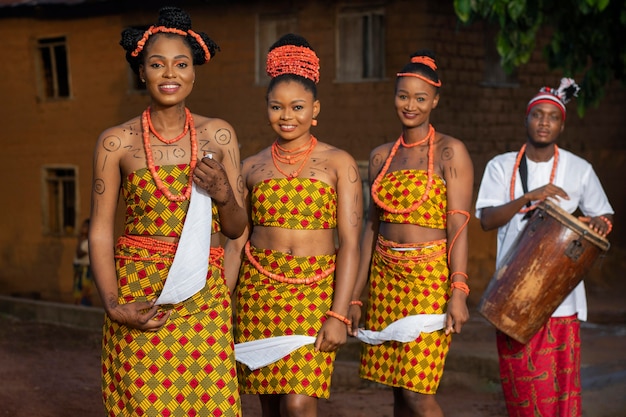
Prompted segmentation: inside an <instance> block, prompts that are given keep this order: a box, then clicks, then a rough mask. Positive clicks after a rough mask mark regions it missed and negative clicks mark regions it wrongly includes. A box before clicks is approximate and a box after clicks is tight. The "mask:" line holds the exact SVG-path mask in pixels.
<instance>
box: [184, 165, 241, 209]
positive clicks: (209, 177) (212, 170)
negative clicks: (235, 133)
mask: <svg viewBox="0 0 626 417" xmlns="http://www.w3.org/2000/svg"><path fill="white" fill-rule="evenodd" d="M193 181H194V182H195V183H196V185H197V186H198V187H200V188H202V189H204V190H205V191H206V192H207V193H208V194H209V195H210V196H211V198H212V199H213V200H214V201H215V203H216V204H218V205H224V204H226V203H228V202H229V201H231V200H232V199H233V198H234V195H233V190H232V188H231V186H230V183H229V181H228V174H227V173H226V170H225V169H224V166H223V165H222V164H221V163H220V162H219V161H216V160H215V159H213V158H212V156H211V154H208V155H207V156H205V157H204V158H202V159H201V160H199V161H198V163H197V164H196V168H195V170H194V171H193Z"/></svg>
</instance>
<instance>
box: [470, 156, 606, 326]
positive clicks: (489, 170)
mask: <svg viewBox="0 0 626 417" xmlns="http://www.w3.org/2000/svg"><path fill="white" fill-rule="evenodd" d="M516 158H517V152H508V153H504V154H501V155H497V156H496V157H494V158H493V159H491V160H490V161H489V162H488V163H487V166H486V168H485V173H484V175H483V179H482V181H481V184H480V188H479V190H478V198H477V200H476V217H477V218H479V219H480V215H481V211H482V209H483V208H485V207H497V206H501V205H503V204H506V203H508V202H509V201H511V196H510V187H511V176H512V175H513V168H514V167H515V160H516ZM553 162H554V158H551V159H550V160H549V161H547V162H533V161H531V160H530V159H528V158H527V166H528V190H529V191H530V190H534V189H536V188H539V187H542V186H544V185H546V184H548V183H549V182H550V174H551V172H552V164H553ZM515 175H516V179H515V198H519V197H521V196H522V195H523V194H524V191H523V189H522V181H521V179H520V175H519V172H517V173H516V174H515ZM554 184H555V185H557V186H559V187H561V188H562V189H563V190H565V192H566V193H567V195H568V196H569V200H564V199H558V201H557V204H558V205H559V206H560V207H561V208H562V209H564V210H565V211H567V212H568V213H570V214H571V213H573V212H574V211H576V209H577V208H580V211H582V213H583V214H584V215H585V216H590V217H595V216H599V215H601V214H613V208H612V207H611V205H610V204H609V200H608V198H607V196H606V194H605V193H604V189H603V188H602V184H601V183H600V180H599V179H598V176H597V175H596V173H595V171H594V170H593V167H592V166H591V164H590V163H589V162H587V161H585V160H584V159H582V158H580V157H579V156H576V155H574V154H573V153H571V152H569V151H566V150H564V149H561V148H559V161H558V165H557V171H556V176H555V179H554ZM523 217H524V214H521V213H517V214H516V215H515V216H513V218H512V219H511V220H510V221H509V222H508V223H507V224H505V225H504V226H502V227H500V228H498V245H497V255H496V270H497V269H498V268H499V267H500V263H501V262H502V259H503V258H504V256H505V255H506V253H507V251H508V250H509V248H510V247H511V245H512V244H513V242H514V241H515V238H516V237H517V235H518V234H519V233H520V232H521V231H522V229H523V228H524V226H526V221H525V220H523ZM573 314H578V318H579V319H580V320H583V321H584V320H587V299H586V296H585V287H584V283H583V282H582V281H581V283H580V284H579V285H578V286H577V287H576V288H575V289H574V290H573V291H572V292H571V293H570V294H569V295H568V296H567V297H566V298H565V300H564V301H563V302H562V303H561V305H560V306H559V307H558V308H557V309H556V311H555V312H554V313H553V314H552V317H564V316H571V315H573Z"/></svg>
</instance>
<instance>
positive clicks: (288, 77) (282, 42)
mask: <svg viewBox="0 0 626 417" xmlns="http://www.w3.org/2000/svg"><path fill="white" fill-rule="evenodd" d="M287 45H293V46H300V47H304V48H309V49H310V50H311V51H313V52H315V51H314V50H313V48H311V45H309V42H307V40H306V39H305V38H304V37H302V36H300V35H296V34H293V33H288V34H286V35H283V36H281V37H280V38H279V39H278V40H277V41H276V42H274V44H273V45H272V46H270V49H269V51H268V52H271V51H273V50H274V49H276V48H279V47H281V46H287ZM282 81H295V82H297V83H300V84H301V85H302V86H303V87H304V89H305V90H306V91H310V92H311V93H312V94H313V100H317V86H316V84H315V81H313V80H312V79H310V78H306V77H303V76H301V75H297V74H293V73H284V74H281V75H278V76H276V77H273V78H272V79H271V80H270V83H269V85H268V87H267V94H269V93H270V92H271V91H272V90H273V89H274V87H275V86H276V85H277V84H279V83H280V82H282Z"/></svg>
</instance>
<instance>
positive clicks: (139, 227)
mask: <svg viewBox="0 0 626 417" xmlns="http://www.w3.org/2000/svg"><path fill="white" fill-rule="evenodd" d="M156 169H157V174H158V175H159V177H160V178H161V180H162V181H163V184H166V185H168V186H169V189H170V191H171V192H172V193H174V194H180V193H181V190H182V189H183V188H185V187H187V181H188V180H189V176H188V175H189V165H188V164H181V165H163V166H157V167H156ZM122 192H123V195H124V200H125V203H126V205H125V207H126V219H125V221H124V233H125V234H127V235H143V236H171V237H180V234H181V233H182V231H183V222H184V220H185V216H186V215H187V209H188V208H189V200H183V201H181V202H176V201H169V200H168V199H167V197H165V195H163V193H161V191H159V190H158V189H157V187H156V184H155V183H154V180H153V179H152V174H150V171H149V170H148V168H141V169H138V170H137V171H134V172H132V173H130V174H129V175H128V176H127V177H126V178H125V179H124V183H123V184H122ZM192 198H193V196H192ZM212 213H213V225H212V229H213V233H217V232H219V231H220V224H219V216H218V212H217V206H216V205H215V204H213V207H212Z"/></svg>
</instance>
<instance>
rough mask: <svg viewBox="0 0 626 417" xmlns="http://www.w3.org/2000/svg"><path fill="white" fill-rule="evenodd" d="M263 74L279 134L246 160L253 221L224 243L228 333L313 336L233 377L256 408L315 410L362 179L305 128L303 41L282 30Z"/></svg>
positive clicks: (312, 80)
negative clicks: (230, 294)
mask: <svg viewBox="0 0 626 417" xmlns="http://www.w3.org/2000/svg"><path fill="white" fill-rule="evenodd" d="M267 73H268V74H269V75H270V77H271V81H270V84H269V86H268V90H267V115H268V118H269V123H270V126H271V127H272V129H273V131H274V132H275V134H276V140H275V141H274V143H272V145H271V146H269V147H267V148H266V149H263V150H262V151H260V152H259V153H258V154H256V155H253V156H251V157H249V158H247V159H246V160H244V162H243V167H242V174H243V178H244V184H245V187H244V189H245V191H244V196H245V201H246V203H247V204H248V207H249V211H250V216H251V225H250V226H249V229H248V230H247V232H246V233H244V235H243V236H242V237H241V238H240V239H238V240H237V241H230V242H228V243H227V245H226V275H227V280H228V281H229V282H230V283H231V285H235V283H236V282H237V281H238V285H237V296H236V300H237V301H236V306H237V308H236V327H235V339H236V342H237V343H243V342H254V341H258V340H262V339H263V340H264V339H269V338H273V337H278V336H310V337H311V340H310V341H308V342H307V343H306V344H304V345H303V346H301V347H299V348H296V349H295V350H294V351H292V352H290V353H287V354H285V355H283V356H282V357H280V358H277V360H276V361H274V362H272V363H269V364H267V365H265V366H262V367H260V368H257V369H254V370H253V369H251V368H250V367H249V366H247V365H245V364H243V363H238V376H239V383H240V390H241V392H242V393H246V394H259V397H260V401H261V405H262V409H263V416H265V417H268V416H283V417H286V416H315V415H317V399H318V398H328V397H329V391H330V384H331V374H332V371H333V361H334V359H335V353H336V351H337V349H338V348H339V347H340V346H341V345H343V344H344V343H345V342H346V340H347V330H348V329H347V326H349V325H350V323H349V321H348V320H347V318H346V316H347V314H348V308H349V305H350V301H351V299H350V296H351V294H352V287H353V285H354V279H355V277H356V271H357V265H358V240H359V234H360V230H361V213H362V195H361V181H360V179H359V172H358V167H357V164H356V162H355V161H354V159H353V158H352V157H351V156H350V155H349V154H348V153H347V152H345V151H342V150H340V149H337V148H336V147H334V146H332V145H329V144H327V143H323V142H321V141H318V140H317V138H316V137H315V136H314V135H313V134H312V133H311V126H315V125H317V119H316V118H317V116H318V114H319V112H320V102H319V100H318V99H317V92H316V91H317V90H316V84H317V82H318V80H319V59H318V57H317V55H316V54H315V52H314V51H313V49H312V48H311V47H310V45H309V44H308V43H307V41H306V40H305V39H304V38H302V37H300V36H297V35H293V34H288V35H285V36H283V37H282V38H280V39H279V40H278V41H277V42H276V43H275V44H274V45H273V46H272V47H271V48H270V51H269V54H268V56H267ZM335 242H338V245H337V246H336V244H335ZM240 264H241V267H240ZM270 340H271V339H270ZM237 358H238V360H239V354H238V357H237Z"/></svg>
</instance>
